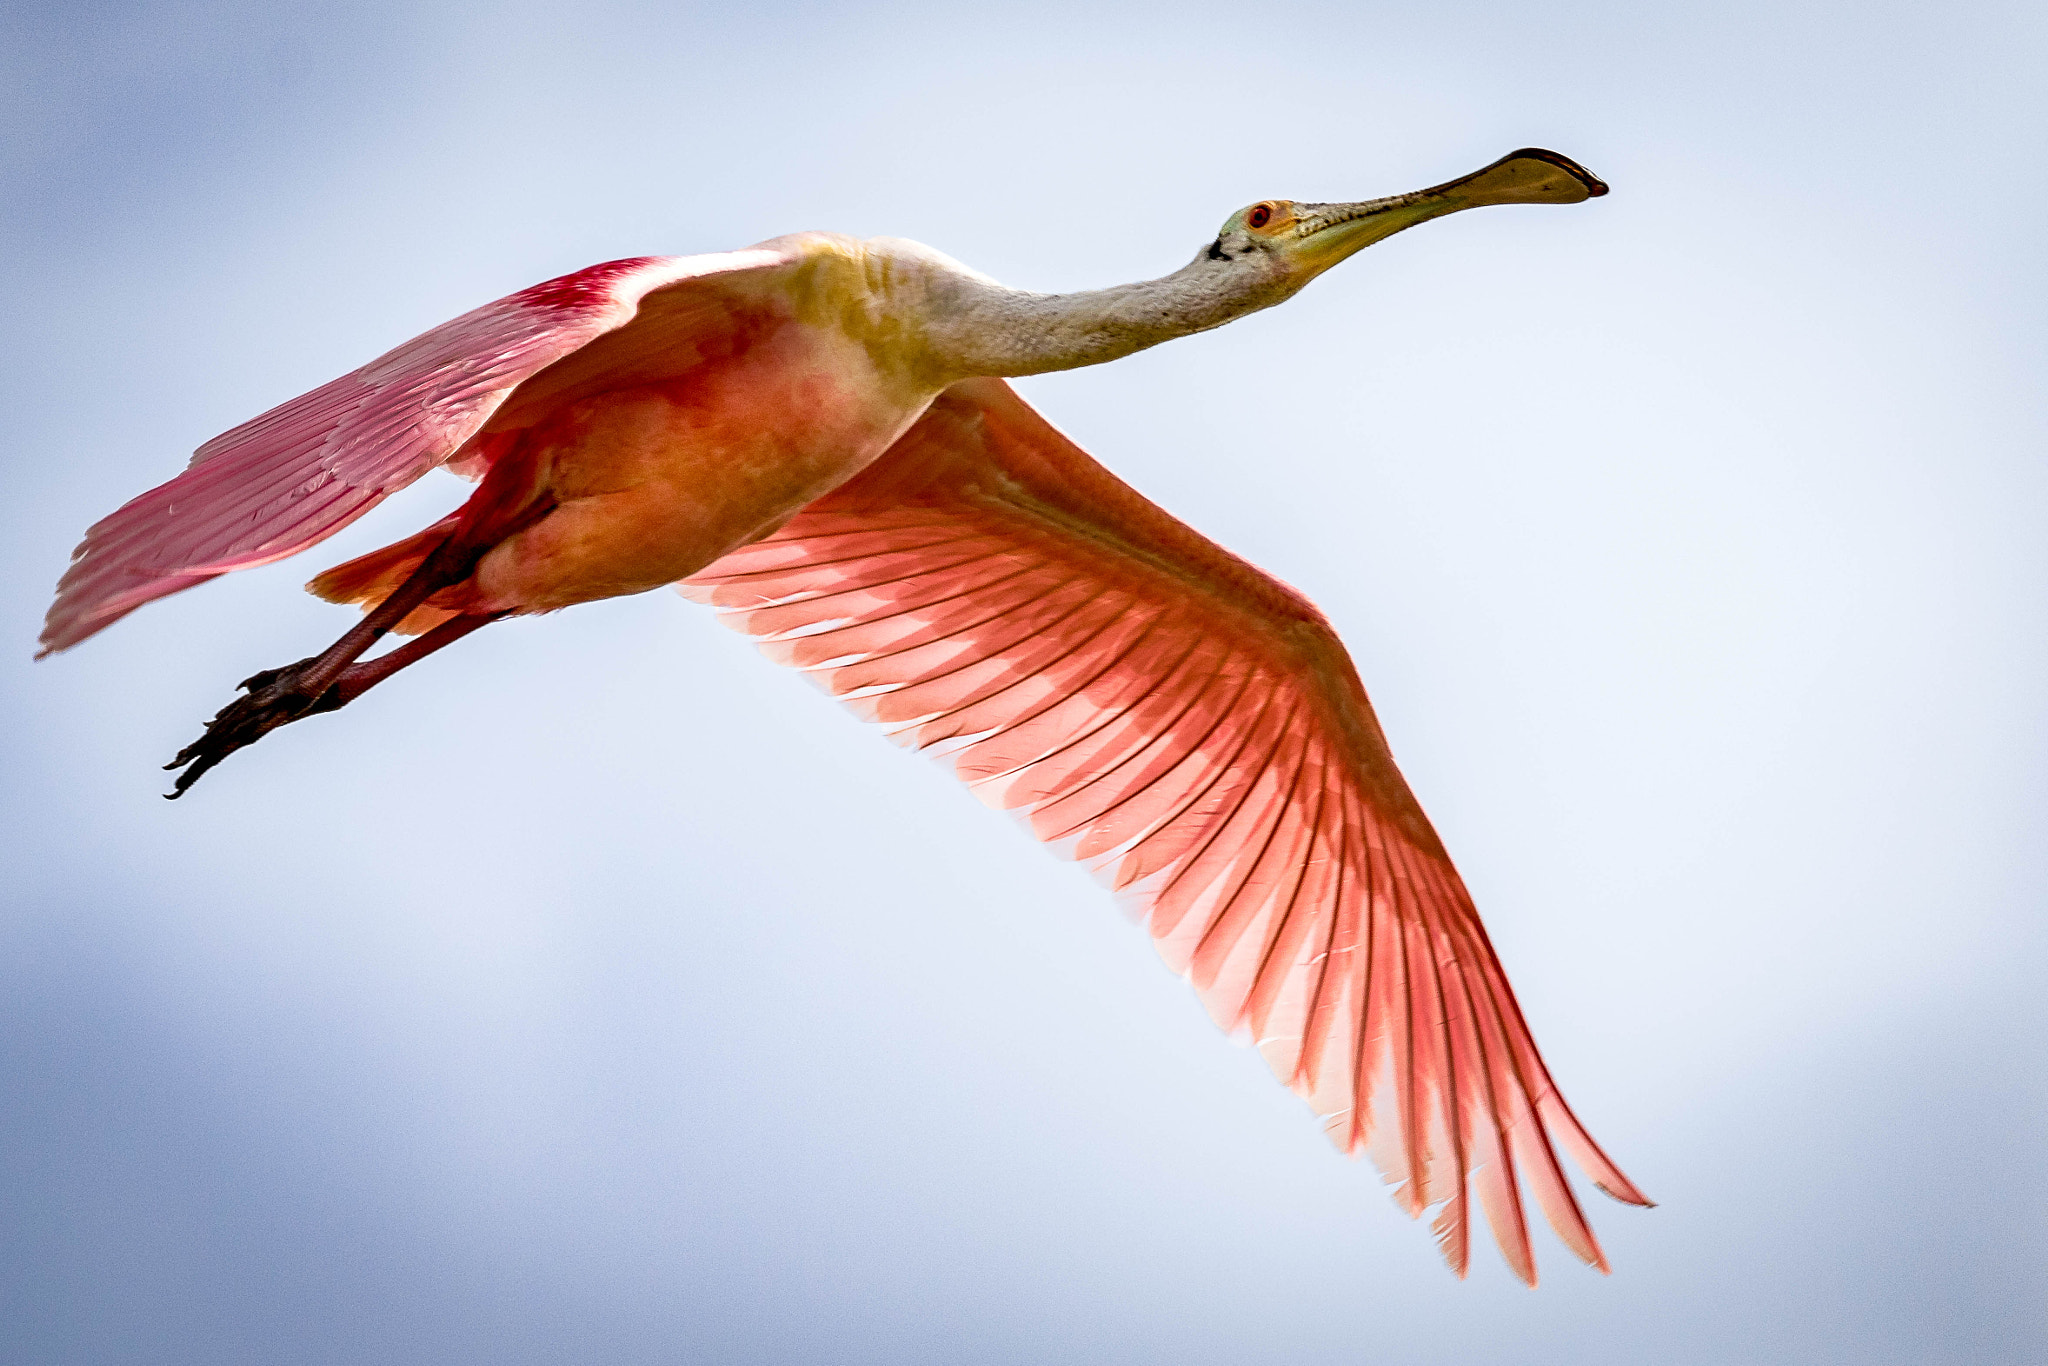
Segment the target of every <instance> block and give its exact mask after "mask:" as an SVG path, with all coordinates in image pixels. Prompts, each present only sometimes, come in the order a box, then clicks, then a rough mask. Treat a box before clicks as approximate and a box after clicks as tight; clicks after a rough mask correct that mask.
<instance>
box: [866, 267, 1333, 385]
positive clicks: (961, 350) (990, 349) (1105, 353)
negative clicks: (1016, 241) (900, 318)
mask: <svg viewBox="0 0 2048 1366" xmlns="http://www.w3.org/2000/svg"><path fill="white" fill-rule="evenodd" d="M912 245H914V244H910V243H897V242H893V241H890V242H887V243H886V246H885V247H884V249H885V250H889V251H890V253H891V254H892V255H897V256H898V260H899V261H901V256H900V254H899V253H900V250H901V248H902V247H908V246H912ZM868 246H869V248H870V250H873V249H875V248H877V247H882V246H884V244H883V243H880V242H870V243H869V244H868ZM917 256H918V257H919V258H921V259H920V260H919V261H918V263H917V264H918V265H919V266H920V267H921V269H918V270H916V271H914V272H908V273H909V274H911V275H912V276H913V277H921V278H919V279H918V288H917V289H916V290H915V294H916V295H917V296H918V297H917V298H916V299H915V300H914V301H912V300H900V301H899V302H900V303H909V304H911V306H912V307H913V308H915V310H916V311H917V313H919V314H921V315H922V316H921V318H920V323H921V326H922V330H923V333H924V343H925V351H926V354H927V356H928V357H929V358H930V363H931V364H932V365H933V367H934V368H935V369H936V370H938V371H939V372H940V374H941V375H943V376H944V377H945V378H946V379H947V381H948V382H950V381H951V380H953V379H965V378H967V377H969V376H975V375H1037V374H1044V373H1045V372H1047V371H1051V370H1072V369H1074V368H1076V367H1078V366H1083V365H1100V364H1101V363H1102V362H1104V361H1111V360H1115V359H1117V358H1118V357H1119V356H1128V355H1130V354H1131V353H1132V352H1133V351H1142V350H1144V349H1145V348H1146V347H1148V346H1157V345H1158V344H1159V343H1160V342H1163V341H1171V340H1172V339H1173V338H1175V337H1185V336H1188V335H1189V334H1191V333H1195V332H1206V331H1207V330H1209V329H1210V328H1212V327H1221V326H1222V325H1223V324H1224V323H1227V322H1229V321H1231V320H1232V319H1234V318H1240V317H1243V316H1244V315H1245V314H1247V313H1250V312H1253V311H1255V310H1257V309H1261V308H1268V307H1271V306H1272V305H1273V304H1276V303H1279V302H1280V301H1281V300H1282V299H1285V298H1286V297H1287V296H1288V295H1289V294H1292V293H1293V292H1294V289H1295V288H1296V287H1298V282H1295V281H1290V280H1288V279H1287V278H1286V277H1285V276H1284V275H1281V274H1279V273H1277V272H1274V271H1271V270H1267V269H1264V268H1255V267H1250V266H1249V264H1248V263H1242V262H1239V263H1233V262H1231V261H1228V260H1217V259H1215V258H1211V257H1210V256H1208V255H1207V254H1206V253H1204V254H1202V255H1198V256H1196V257H1195V259H1194V260H1193V261H1191V262H1189V263H1188V264H1187V265H1186V266H1183V267H1182V268H1181V269H1179V270H1177V271H1175V272H1174V273H1173V274H1171V275H1167V276H1163V277H1161V278H1160V279H1157V280H1145V281H1142V282H1140V283H1138V284H1130V285H1116V286H1113V287H1111V288H1109V289H1096V290H1089V291H1086V292H1084V293H1079V294H1033V293H1030V292H1029V291H1027V290H1021V289H1011V288H1009V287H1008V286H1006V285H1001V284H998V283H996V282H995V281H994V280H991V279H989V278H988V277H987V276H985V275H981V274H978V273H976V272H974V271H971V270H968V269H967V268H966V267H964V266H962V265H960V264H959V263H958V262H955V261H953V260H951V259H950V258H948V257H944V256H941V255H940V254H939V253H937V252H934V251H931V250H930V249H929V248H924V247H918V248H917Z"/></svg>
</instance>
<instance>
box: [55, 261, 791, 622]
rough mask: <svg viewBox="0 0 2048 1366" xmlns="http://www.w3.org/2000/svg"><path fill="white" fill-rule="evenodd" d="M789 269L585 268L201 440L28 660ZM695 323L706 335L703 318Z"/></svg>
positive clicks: (333, 510) (310, 536) (306, 536)
mask: <svg viewBox="0 0 2048 1366" xmlns="http://www.w3.org/2000/svg"><path fill="white" fill-rule="evenodd" d="M789 259H790V257H789V255H788V253H787V252H786V251H782V250H778V249H760V248H757V249H753V250H749V251H739V252H729V253H725V254H722V255H715V256H694V257H655V256H649V257H637V258H633V259H630V260H624V261H611V262H607V263H605V264H604V265H599V266H592V267H590V268H589V269H587V270H582V271H578V272H576V273H575V274H573V275H565V276H562V277H560V278H559V279H555V280H550V281H547V282H546V283H544V284H539V285H535V286H533V287H532V288H530V289H526V290H522V291H520V292H519V293H517V294H513V295H510V296H508V297H506V298H503V299H500V300H498V301H496V302H495V303H490V304H486V305H484V306H483V307H482V308H479V309H476V310H474V311H473V312H470V313H466V314H464V315H463V316H462V317H460V318H456V319H454V320H453V321H451V322H448V323H444V324H442V325H441V326H440V327H437V328H435V329H433V330H432V331H431V332H427V333H425V334H424V335H422V336H420V337H417V338H415V339H414V340H412V341H410V342H407V343H406V344H405V345H403V346H401V347H399V348H398V349H396V350H394V351H392V352H389V353H388V354H386V355H384V356H381V357H379V358H378V359H376V360H374V361H372V362H370V363H369V364H368V365H365V366H363V367H362V368H361V369H359V370H356V371H354V372H353V373H351V374H347V375H344V376H342V377H341V378H340V379H337V380H334V381H333V382H331V383H329V384H324V385H322V386H321V387H319V388H318V389H315V390H313V391H312V392H311V393H307V394H302V395H300V396H299V397H298V398H295V399H292V400H291V401H289V402H287V403H284V404H281V405H279V406H278V407H276V408H273V409H271V410H270V411H269V412H267V413H264V414H263V415H262V416H260V417H257V418H254V419H252V420H251V421H248V422H245V423H243V424H242V425H241V426H239V427H236V428H234V429H233V430H232V431H228V432H225V433H223V434H221V435H220V436H217V437H215V438H214V439H213V440H211V441H209V442H207V443H206V444H205V445H203V446H201V447H200V448H199V450H198V452H197V453H196V454H195V455H194V456H193V459H192V463H191V466H190V467H189V468H188V469H187V470H186V471H185V472H184V473H183V474H181V475H179V476H178V477H177V478H175V479H172V480H171V481H170V482H169V483H166V484H162V485H160V486H158V487H157V488H154V489H151V490H150V491H149V492H147V493H145V494H142V495H141V496H140V497H137V498H135V499H132V500H131V501H129V502H128V503H126V504H125V505H123V506H122V507H121V508H120V509H119V510H117V511H116V512H114V513H113V514H112V515H110V516H108V517H106V518H104V519H102V520H101V521H99V522H97V523H95V524H94V525H93V527H92V528H91V530H89V531H87V532H86V535H85V539H84V541H83V542H82V543H80V545H79V547H78V549H77V550H76V551H74V552H73V554H72V562H71V566H70V568H69V569H68V570H67V571H66V572H65V574H64V577H63V579H62V581H61V582H60V583H59V584H58V586H57V598H56V601H55V602H54V603H53V604H52V605H51V607H50V612H49V616H48V619H47V620H46V622H45V624H44V628H43V636H42V649H41V652H40V653H42V654H49V653H51V652H53V651H56V650H62V649H67V648H69V647H70V646H73V645H76V644H78V643H79V642H80V641H82V640H84V639H86V638H87V637H88V636H91V635H93V634H94V633H95V632H97V631H100V630H102V629H103V628H105V627H106V626H108V625H111V624H112V623H113V622H115V621H117V620H119V619H120V618H121V617H123V616H125V615H127V614H128V613H129V612H132V611H134V610H135V609H136V608H137V607H140V606H142V605H143V604H144V603H146V602H150V601H152V600H154V599H156V598H160V597H163V596H165V595H166V594H170V593H175V592H177V591H179V590H180V589H183V588H189V587H191V586H193V585H194V584H198V583H204V582H205V581H206V580H208V579H211V578H214V577H216V576H218V575H220V574H224V573H227V572H229V571H230V570H235V569H248V568H251V567H253V566H256V565H260V564H268V563H270V562H271V561H273V560H280V559H283V558H285V557H286V556H288V555H294V554H297V553H298V552H299V551H301V550H304V549H306V548H307V547H308V546H310V545H313V544H314V543H316V542H318V541H321V540H324V539H325V538H327V537H328V536H331V535H333V534H334V533H335V532H337V531H339V530H341V529H342V528H343V527H345V526H347V525H348V524H349V523H350V522H352V521H354V520H355V519H356V518H358V517H360V516H362V515H363V514H364V513H365V512H368V511H369V510H370V509H371V508H373V507H375V506H376V505H377V504H378V503H380V502H382V501H383V500H384V498H385V497H386V496H387V495H389V494H391V493H392V492H394V491H396V490H398V489H401V488H404V487H405V486H406V485H407V484H410V483H412V482H413V481H414V480H415V479H418V478H419V477H420V476H421V475H423V474H425V473H426V472H427V471H429V470H431V469H433V468H434V467H435V466H437V465H440V464H443V463H444V462H447V461H448V460H450V459H451V458H455V457H457V455H458V452H460V451H461V450H462V447H463V444H464V443H465V442H467V441H468V440H469V439H470V438H471V436H472V435H474V434H475V433H476V431H477V429H478V428H479V427H480V426H482V425H483V423H484V422H485V420H486V419H488V418H489V417H490V416H491V415H492V413H493V412H494V411H495V410H496V409H497V408H498V406H499V405H500V404H501V403H502V402H503V401H504V400H505V399H506V397H507V396H508V395H509V394H511V393H512V392H513V391H514V389H516V388H517V387H519V386H520V385H521V384H522V383H523V382H524V381H526V380H528V379H529V377H534V376H537V375H539V374H542V373H545V372H546V371H547V369H548V368H549V367H550V366H552V365H554V364H556V363H557V362H559V361H561V360H563V359H564V358H565V357H568V356H571V355H572V354H574V353H575V352H577V351H579V350H580V349H582V348H584V347H585V346H586V345H588V344H589V343H590V342H592V341H593V340H595V339H598V338H600V337H603V336H605V335H606V334H608V333H615V332H629V331H631V330H632V323H633V321H634V319H635V318H636V310H637V309H638V308H639V307H640V305H641V302H642V300H643V299H645V298H647V297H648V296H649V295H650V294H656V295H657V296H658V295H659V294H665V293H670V292H682V293H685V294H689V293H692V292H696V293H701V294H704V295H706V296H707V297H709V298H712V299H714V300H715V297H716V295H717V293H718V291H719V289H720V287H721V281H726V280H730V279H732V278H733V277H735V276H736V275H740V274H744V273H747V272H755V271H760V270H763V269H768V268H772V267H774V266H777V265H781V264H786V263H787V262H788V260H789ZM667 311H668V312H670V313H671V314H673V313H674V312H676V311H677V310H674V309H670V310H667ZM683 311H685V312H687V310H683ZM697 313H698V315H699V320H700V322H701V323H704V324H706V325H715V323H716V321H717V319H716V316H715V309H710V308H706V309H699V310H697Z"/></svg>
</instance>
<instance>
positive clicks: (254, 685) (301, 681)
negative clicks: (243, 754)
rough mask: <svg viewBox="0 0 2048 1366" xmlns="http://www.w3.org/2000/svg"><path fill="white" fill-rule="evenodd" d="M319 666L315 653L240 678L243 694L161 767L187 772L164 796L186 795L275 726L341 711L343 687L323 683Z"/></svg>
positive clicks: (332, 682) (329, 679) (328, 679)
mask: <svg viewBox="0 0 2048 1366" xmlns="http://www.w3.org/2000/svg"><path fill="white" fill-rule="evenodd" d="M319 662H320V661H319V656H317V655H316V656H313V657H312V658H309V659H302V660H300V661H299V662H298V663H296V664H287V665H285V667H283V668H282V669H265V670H264V671H263V672H262V673H259V674H254V675H252V676H251V677H249V678H245V679H243V680H242V685H241V687H242V691H243V692H244V693H246V694H247V696H245V697H238V698H236V699H235V700H234V701H232V702H230V703H228V705H226V706H225V707H222V708H221V709H220V712H219V713H218V714H217V715H216V716H215V717H214V718H213V719H212V720H211V721H208V722H207V723H206V733H205V734H204V735H202V736H200V737H199V738H198V739H197V740H194V741H193V742H192V743H191V744H189V745H187V746H185V748H183V749H181V750H179V751H178V757H177V758H175V759H173V760H171V761H170V762H169V763H168V764H165V765H164V768H165V769H166V770H169V769H180V768H182V769H184V770H185V771H184V772H183V773H180V774H179V775H178V781H177V785H176V786H175V787H174V788H173V789H172V790H171V791H169V792H166V793H165V794H164V795H165V796H166V797H171V798H177V797H182V796H184V795H185V789H186V788H188V787H190V786H192V784H194V783H196V782H198V781H199V779H200V777H201V776H202V775H203V774H205V772H206V771H207V770H208V769H210V768H212V767H213V766H214V765H215V764H217V763H219V762H220V761H221V760H223V759H225V758H227V757H228V756H229V755H230V754H233V753H234V752H235V751H236V750H238V749H241V748H243V747H244V746H247V745H253V744H255V743H256V742H257V741H258V740H261V739H262V738H263V737H264V736H266V735H268V734H270V732H272V731H274V730H276V729H277V728H278V727H279V726H284V725H289V724H290V723H292V722H293V721H297V720H299V719H301V718H302V717H307V716H312V715H315V714H317V713H319V712H323V711H333V710H334V709H335V708H337V707H339V706H340V705H341V704H342V703H343V702H344V701H345V700H346V699H345V698H344V696H343V695H342V688H341V685H340V684H339V683H338V682H337V681H336V680H335V679H334V677H333V676H332V675H331V674H328V675H326V676H325V678H324V680H323V678H322V673H321V672H319V671H317V666H318V664H319Z"/></svg>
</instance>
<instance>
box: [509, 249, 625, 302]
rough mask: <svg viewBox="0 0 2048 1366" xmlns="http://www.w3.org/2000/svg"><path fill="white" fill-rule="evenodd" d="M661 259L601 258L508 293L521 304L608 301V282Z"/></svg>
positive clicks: (610, 289)
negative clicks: (608, 259) (614, 259)
mask: <svg viewBox="0 0 2048 1366" xmlns="http://www.w3.org/2000/svg"><path fill="white" fill-rule="evenodd" d="M661 259H662V258H661V257H659V256H628V257H626V258H625V259H624V260H619V261H605V262H602V263H601V264H598V265H594V266H586V267H584V268H583V269H582V270H577V271H571V272H570V273H569V274H567V275H557V276H556V277H555V278H554V279H552V280H543V281H541V282H540V283H539V284H537V285H531V286H529V287H527V288H525V289H522V290H520V291H519V292H518V293H517V294H514V295H513V296H512V297H513V299H515V300H517V301H518V302H520V303H522V304H534V305H537V306H539V307H541V308H563V309H568V308H587V307H590V306H591V305H593V304H602V303H606V302H609V301H610V299H611V298H612V286H613V285H614V284H615V283H616V282H617V281H618V279H619V277H620V276H622V275H630V274H632V273H633V272H634V271H636V270H642V269H645V268H646V267H648V266H650V265H653V264H654V263H655V262H656V261H659V260H661Z"/></svg>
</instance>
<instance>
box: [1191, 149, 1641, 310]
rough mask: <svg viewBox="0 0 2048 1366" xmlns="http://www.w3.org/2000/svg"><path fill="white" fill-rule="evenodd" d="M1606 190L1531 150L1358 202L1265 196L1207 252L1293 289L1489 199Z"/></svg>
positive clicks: (1528, 199)
mask: <svg viewBox="0 0 2048 1366" xmlns="http://www.w3.org/2000/svg"><path fill="white" fill-rule="evenodd" d="M1606 193H1607V186H1606V185H1605V184H1603V183H1602V182H1601V181H1600V179H1599V177H1597V176H1595V175H1594V174H1593V173H1592V172H1591V171H1588V170H1587V169H1586V168H1585V167H1583V166H1581V165H1579V164H1578V163H1577V162H1575V161H1573V160H1571V159H1570V158H1569V157H1564V156H1560V155H1558V154H1557V153H1556V152H1550V151H1545V150H1544V149H1543V148H1540V147H1524V148H1522V149H1521V150H1520V151H1516V152H1510V153H1508V154H1507V155H1506V156H1504V157H1502V158H1501V159H1500V160H1499V161H1496V162H1494V163H1493V164H1492V165H1491V166H1486V167H1483V168H1481V169H1480V170H1477V171H1474V172H1473V173H1472V174H1471V175H1468V176H1460V177H1459V178H1458V179H1456V180H1449V181H1445V182H1444V183H1443V184H1441V185H1433V186H1431V187H1430V188H1429V189H1426V190H1416V191H1414V192H1413V193H1411V194H1399V195H1394V196H1392V197H1390V198H1387V199H1367V200H1362V201H1360V202H1358V203H1355V204H1297V203H1295V202H1293V201H1292V200H1286V199H1265V200H1261V201H1259V202H1258V203H1256V204H1249V205H1246V206H1245V207H1244V208H1242V209H1239V210H1238V211H1237V212H1236V213H1234V214H1232V215H1231V216H1230V218H1229V220H1228V221H1227V222H1225V223H1224V225H1223V228H1222V231H1220V232H1218V233H1217V235H1216V240H1215V242H1213V243H1211V244H1210V246H1209V249H1208V251H1207V253H1206V255H1207V257H1208V259H1209V260H1212V261H1242V262H1246V263H1256V264H1257V265H1259V266H1262V267H1264V268H1265V270H1266V271H1267V272H1270V273H1272V274H1274V275H1278V276H1280V277H1281V278H1282V279H1284V281H1285V285H1286V292H1287V293H1289V294H1292V293H1293V292H1294V291H1295V290H1297V289H1300V288H1301V287H1302V286H1303V285H1305V284H1307V283H1308V282H1309V281H1310V280H1313V279H1314V278H1315V277H1316V276H1318V275H1320V274H1322V273H1323V272H1324V271H1326V270H1328V269H1329V268H1330V267H1331V266H1334V265H1336V264H1337V263H1338V262H1339V261H1342V260H1344V259H1345V258H1346V257H1348V256H1351V255H1353V254H1354V253H1356V252H1359V251H1362V250H1364V249H1365V248H1366V247H1369V246H1371V245H1372V244H1373V243H1375V242H1378V241H1382V240H1384V239H1386V238H1388V237H1392V236H1393V235H1394V234H1395V233H1397V232H1399V231H1401V230H1402V229H1403V228H1412V227H1414V226H1415V225H1416V224H1417V223H1423V222H1427V221H1428V220H1429V219H1432V218H1441V217H1443V216H1444V215H1445V214H1447V213H1456V212H1458V211H1459V210H1461V209H1476V208H1481V207H1483V206H1485V205H1488V204H1579V203H1583V202H1585V201H1586V200H1588V199H1595V198H1598V197H1599V196H1601V195H1604V194H1606ZM1275 283H1279V282H1278V281H1275Z"/></svg>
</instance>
